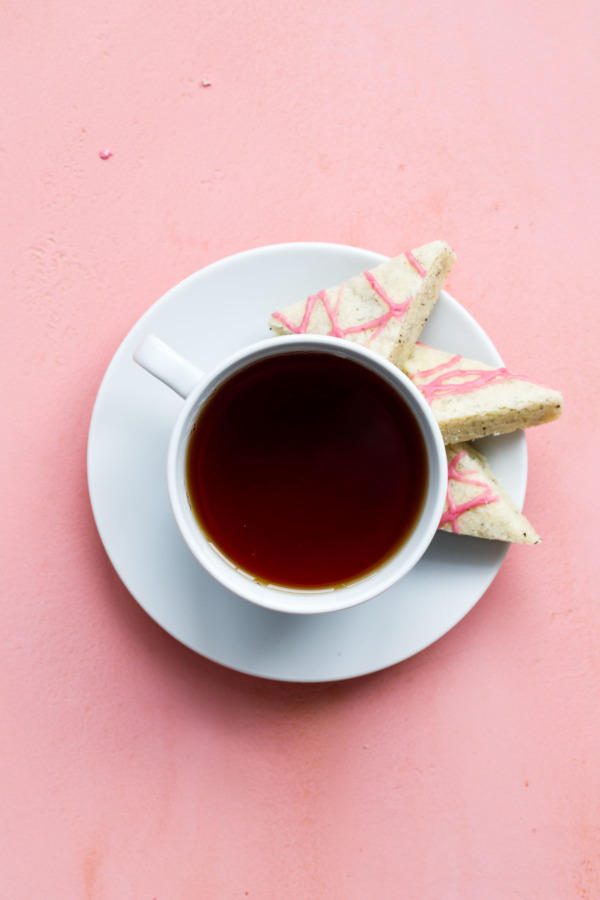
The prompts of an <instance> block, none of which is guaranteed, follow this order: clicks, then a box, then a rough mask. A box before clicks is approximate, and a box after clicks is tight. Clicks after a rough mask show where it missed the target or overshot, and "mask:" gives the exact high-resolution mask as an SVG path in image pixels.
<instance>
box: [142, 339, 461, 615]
mask: <svg viewBox="0 0 600 900" xmlns="http://www.w3.org/2000/svg"><path fill="white" fill-rule="evenodd" d="M134 359H135V361H136V362H137V363H138V364H139V365H141V366H142V367H143V368H144V369H146V370H147V371H148V372H150V373H151V374H152V375H154V376H155V377H156V378H158V379H160V380H161V381H162V382H164V383H165V384H166V385H167V386H168V387H170V388H171V389H172V390H174V391H176V392H177V393H178V394H179V395H180V396H181V397H182V398H184V403H183V406H182V409H181V411H180V413H179V415H178V417H177V420H176V422H175V425H174V428H173V431H172V434H171V439H170V443H169V449H168V454H167V487H168V494H169V500H170V504H171V508H172V511H173V515H174V518H175V521H176V523H177V526H178V528H179V530H180V532H181V535H182V537H183V539H184V540H185V542H186V544H187V546H188V548H189V549H190V551H191V552H192V554H193V555H194V556H195V557H196V559H197V560H198V562H199V563H200V564H201V565H202V566H203V567H204V568H205V569H206V570H207V571H208V572H209V573H210V574H211V575H212V576H213V577H214V578H215V579H216V580H217V581H219V582H220V583H221V584H222V585H224V586H225V587H226V588H228V589H229V590H230V591H232V592H233V593H235V594H237V595H238V596H240V597H242V598H245V599H246V600H248V601H250V602H252V603H255V604H258V605H259V606H263V607H265V608H268V609H272V610H277V611H279V612H283V613H298V614H306V613H312V614H314V613H326V612H334V611H337V610H342V609H347V608H349V607H352V606H356V605H358V604H360V603H364V602H365V601H367V600H370V599H372V598H374V597H376V596H377V595H379V594H381V593H382V592H384V591H386V590H387V589H388V588H390V587H392V585H394V584H396V583H397V582H398V581H399V580H400V579H401V578H403V577H404V576H406V575H407V573H408V572H409V571H410V570H411V569H412V568H413V567H414V566H415V565H416V564H417V562H418V561H419V560H420V559H421V557H422V556H423V554H424V553H425V551H426V550H427V547H428V546H429V544H430V543H431V541H432V539H433V537H434V535H435V533H436V530H437V528H438V525H439V522H440V518H441V515H442V512H443V507H444V501H445V496H446V486H447V463H446V453H445V449H444V444H443V441H442V437H441V433H440V430H439V427H438V425H437V423H436V421H435V418H434V416H433V414H432V412H431V410H430V408H429V405H428V404H427V402H426V400H425V398H424V397H423V395H422V394H421V392H420V391H419V390H418V389H417V388H416V387H415V386H414V385H413V383H412V382H411V381H410V379H409V378H407V376H405V375H404V373H403V372H401V371H400V369H398V368H397V367H396V366H394V365H392V364H391V363H389V362H388V361H387V360H385V359H384V358H383V357H381V356H378V355H377V354H375V353H373V352H372V351H371V350H369V349H368V348H366V347H364V346H361V345H359V344H357V343H354V342H351V341H344V340H340V339H339V338H335V337H327V336H319V335H289V336H287V337H280V338H269V339H267V340H264V341H261V342H259V343H256V344H253V345H251V346H249V347H246V348H244V349H243V350H240V351H238V352H236V353H234V354H232V355H231V356H229V357H228V358H227V359H225V360H224V361H223V362H221V363H220V365H218V366H217V367H216V368H215V369H213V370H212V371H211V372H209V373H207V374H206V373H204V372H202V371H201V370H200V369H198V368H197V367H196V366H195V365H194V364H192V363H191V362H189V361H188V360H186V359H184V358H183V357H181V356H180V355H179V354H178V353H176V352H175V351H174V350H173V349H172V348H170V347H169V346H167V345H166V344H164V343H163V342H162V341H161V340H159V339H158V338H157V337H155V336H153V335H149V336H148V337H146V338H145V339H144V340H143V341H142V343H141V344H140V346H139V347H138V348H137V350H136V352H135V354H134Z"/></svg>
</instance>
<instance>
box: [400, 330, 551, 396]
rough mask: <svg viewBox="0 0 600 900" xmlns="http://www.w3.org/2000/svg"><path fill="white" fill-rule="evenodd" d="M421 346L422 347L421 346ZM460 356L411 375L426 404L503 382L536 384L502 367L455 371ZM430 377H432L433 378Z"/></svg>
mask: <svg viewBox="0 0 600 900" xmlns="http://www.w3.org/2000/svg"><path fill="white" fill-rule="evenodd" d="M421 346H424V345H423V344H421ZM461 359H463V357H462V356H459V355H458V354H457V355H456V356H453V357H452V359H449V360H447V362H443V363H440V364H439V366H433V368H431V369H423V370H422V371H421V372H415V374H414V375H411V378H412V380H413V381H414V383H415V384H416V386H417V387H418V388H419V390H420V391H421V393H422V394H424V396H425V399H426V400H427V402H428V403H432V402H433V401H434V400H437V399H438V398H439V397H445V396H447V395H448V394H468V393H470V392H471V391H476V390H478V389H479V388H484V387H487V386H488V385H489V384H492V383H496V382H503V381H529V382H530V383H531V384H537V382H535V381H533V379H531V378H523V377H522V376H521V375H514V374H513V373H512V372H509V371H508V369H506V368H505V367H504V366H502V367H501V368H499V369H456V368H454V366H456V365H457V364H458V363H460V361H461ZM431 376H434V377H433V378H432V377H431ZM428 378H431V381H427V383H426V384H425V383H423V379H425V380H426V379H428ZM456 378H464V379H465V380H464V381H454V380H453V379H456Z"/></svg>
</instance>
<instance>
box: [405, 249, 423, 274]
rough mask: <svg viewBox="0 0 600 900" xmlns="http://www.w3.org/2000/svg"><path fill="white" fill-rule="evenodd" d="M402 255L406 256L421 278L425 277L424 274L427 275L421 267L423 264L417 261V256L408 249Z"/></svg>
mask: <svg viewBox="0 0 600 900" xmlns="http://www.w3.org/2000/svg"><path fill="white" fill-rule="evenodd" d="M404 255H405V257H406V258H407V260H408V261H409V263H410V264H411V266H412V267H413V269H416V270H417V272H418V273H419V275H420V276H421V278H425V276H426V275H427V272H426V271H425V269H424V268H423V266H422V265H421V263H420V262H419V260H418V259H417V257H416V256H415V255H414V254H413V253H411V252H410V250H407V251H406V253H405V254H404Z"/></svg>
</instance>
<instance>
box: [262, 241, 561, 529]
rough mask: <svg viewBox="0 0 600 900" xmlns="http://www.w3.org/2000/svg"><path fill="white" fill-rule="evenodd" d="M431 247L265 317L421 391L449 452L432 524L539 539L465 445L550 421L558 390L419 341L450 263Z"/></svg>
mask: <svg viewBox="0 0 600 900" xmlns="http://www.w3.org/2000/svg"><path fill="white" fill-rule="evenodd" d="M454 260H455V254H454V253H453V251H452V250H451V249H450V247H448V245H447V244H446V243H445V242H443V241H433V242H432V243H429V244H426V245H424V246H423V247H419V248H418V249H416V250H412V251H407V252H406V253H402V254H401V255H399V256H397V257H395V258H394V259H391V260H389V261H386V262H384V263H382V264H381V265H379V266H376V267H375V268H373V269H371V270H368V271H365V272H362V273H360V274H359V275H356V276H355V277H354V278H351V279H350V280H349V281H347V282H346V283H344V284H342V285H337V286H335V287H332V288H327V289H324V290H322V291H320V292H319V293H318V294H315V295H313V296H311V297H309V298H307V300H305V301H302V302H300V303H296V304H293V305H292V306H288V307H285V308H283V309H281V310H278V311H276V312H274V313H273V315H272V316H271V318H270V320H269V325H270V327H271V329H272V330H273V331H274V332H275V333H276V334H280V335H281V334H290V333H310V334H331V335H334V336H336V337H340V338H343V339H346V340H353V341H357V342H359V343H361V344H364V345H365V346H367V347H370V349H372V350H373V351H375V352H376V353H380V354H381V355H382V356H384V357H385V358H386V359H389V360H390V362H392V363H394V364H395V365H397V366H399V367H400V368H401V369H402V370H403V371H404V372H405V373H406V374H407V375H408V376H409V378H411V379H412V381H413V382H414V384H415V385H416V386H417V387H418V388H419V389H420V390H421V391H422V392H423V394H424V395H425V397H426V398H427V400H428V402H429V403H430V405H431V409H432V412H433V414H434V416H435V417H436V419H437V422H438V424H439V426H440V429H441V432H442V435H443V438H444V442H445V444H446V453H447V456H448V492H447V499H446V508H445V511H444V514H443V516H442V520H441V522H440V528H441V529H442V530H445V531H452V532H454V533H456V534H469V535H472V536H475V537H482V538H489V539H493V540H501V541H513V542H518V543H525V544H535V543H539V541H540V537H539V535H538V534H537V533H536V531H535V529H534V528H533V527H532V525H531V524H530V523H529V521H528V520H527V519H526V518H525V516H523V515H522V513H520V512H519V510H518V509H517V507H516V506H515V504H514V503H513V501H512V500H511V498H510V497H509V496H508V495H507V493H506V492H505V491H504V490H503V488H502V486H501V485H500V483H499V481H498V479H497V478H496V476H495V475H494V473H493V472H492V470H491V468H490V465H489V462H488V461H487V460H486V459H485V457H484V456H483V455H482V454H481V453H480V452H478V451H477V450H476V449H475V447H474V446H472V444H471V443H470V442H471V441H474V440H477V439H478V438H482V437H487V436H489V435H497V434H506V433H508V432H511V431H515V430H516V429H518V428H527V427H530V426H533V425H539V424H541V423H543V422H549V421H551V420H552V419H556V418H558V416H560V414H561V412H562V404H563V400H562V396H561V394H560V393H559V392H558V391H556V390H553V389H551V388H549V387H546V386H544V385H542V384H539V383H538V382H536V381H535V380H533V379H531V378H526V377H524V376H522V375H517V374H515V373H512V372H509V371H508V370H507V369H506V368H504V367H500V368H494V367H493V366H488V365H486V364H485V363H482V362H478V361H477V360H472V359H465V358H463V357H462V356H460V355H456V354H455V355H453V354H451V353H446V352H444V351H442V350H437V349H435V348H433V347H429V346H426V345H425V344H422V343H419V341H418V338H419V336H420V333H421V330H422V328H423V326H424V325H425V322H426V321H427V319H428V317H429V315H430V313H431V311H432V309H433V307H434V305H435V303H436V301H437V299H438V297H439V295H440V291H441V289H442V286H443V284H444V281H445V279H446V277H447V275H448V273H449V271H450V269H451V267H452V265H453V263H454Z"/></svg>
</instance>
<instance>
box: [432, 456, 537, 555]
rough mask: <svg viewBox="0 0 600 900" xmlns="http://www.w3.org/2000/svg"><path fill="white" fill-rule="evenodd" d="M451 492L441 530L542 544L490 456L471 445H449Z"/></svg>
mask: <svg viewBox="0 0 600 900" xmlns="http://www.w3.org/2000/svg"><path fill="white" fill-rule="evenodd" d="M446 455H447V457H448V492H447V499H446V506H445V509H444V513H443V515H442V519H441V522H440V529H441V530H442V531H452V532H454V533H455V534H467V535H471V536H472V537H479V538H488V539H490V540H496V541H511V542H514V543H518V544H539V543H540V542H541V538H540V536H539V535H538V534H537V532H536V531H535V529H534V528H533V526H532V525H531V523H530V522H529V521H528V520H527V519H526V518H525V516H524V515H523V514H522V513H520V512H519V510H518V509H517V507H516V506H515V504H514V503H513V501H512V500H511V499H510V497H509V496H508V494H507V493H506V491H505V490H504V489H503V488H502V486H501V484H500V482H499V481H498V479H497V478H496V476H495V475H494V473H493V472H492V470H491V468H490V464H489V462H488V461H487V459H486V458H485V457H484V456H483V455H482V454H481V453H479V452H478V451H477V450H475V448H474V447H473V446H471V445H470V444H464V443H460V444H452V445H451V446H447V447H446Z"/></svg>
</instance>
